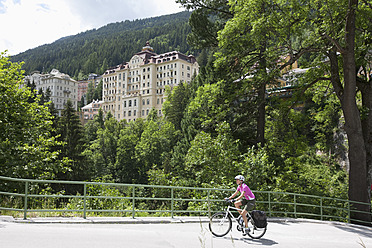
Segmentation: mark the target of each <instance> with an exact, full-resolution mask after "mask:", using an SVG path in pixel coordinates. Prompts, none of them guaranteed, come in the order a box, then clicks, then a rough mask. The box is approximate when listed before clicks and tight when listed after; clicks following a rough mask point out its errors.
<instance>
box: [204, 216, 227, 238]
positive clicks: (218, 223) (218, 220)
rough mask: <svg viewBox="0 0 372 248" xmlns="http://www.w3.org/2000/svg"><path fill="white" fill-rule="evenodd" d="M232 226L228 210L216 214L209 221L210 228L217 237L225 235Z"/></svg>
mask: <svg viewBox="0 0 372 248" xmlns="http://www.w3.org/2000/svg"><path fill="white" fill-rule="evenodd" d="M231 226H232V221H231V218H230V216H229V215H228V214H227V213H226V212H219V213H216V214H214V215H213V216H212V217H211V219H210V221H209V230H210V231H211V232H212V233H213V235H215V236H217V237H223V236H225V235H226V234H227V233H228V232H229V231H230V230H231Z"/></svg>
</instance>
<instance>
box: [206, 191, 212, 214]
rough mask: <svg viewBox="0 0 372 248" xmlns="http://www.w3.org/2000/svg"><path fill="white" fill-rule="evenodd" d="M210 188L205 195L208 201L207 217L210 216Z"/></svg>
mask: <svg viewBox="0 0 372 248" xmlns="http://www.w3.org/2000/svg"><path fill="white" fill-rule="evenodd" d="M210 192H211V191H210V190H209V189H208V195H207V202H208V217H209V218H211V202H210V200H209V197H210Z"/></svg>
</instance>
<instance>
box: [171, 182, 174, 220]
mask: <svg viewBox="0 0 372 248" xmlns="http://www.w3.org/2000/svg"><path fill="white" fill-rule="evenodd" d="M171 198H172V200H171V201H172V205H171V216H172V219H173V217H174V214H173V211H174V198H173V187H172V188H171Z"/></svg>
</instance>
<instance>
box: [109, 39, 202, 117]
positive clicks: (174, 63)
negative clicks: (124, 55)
mask: <svg viewBox="0 0 372 248" xmlns="http://www.w3.org/2000/svg"><path fill="white" fill-rule="evenodd" d="M198 73H199V65H198V63H197V62H196V59H195V57H194V56H192V55H190V56H187V55H184V54H182V53H180V52H177V51H173V52H168V53H163V54H156V53H154V50H153V48H152V47H151V46H150V45H149V43H148V42H147V43H146V46H145V47H143V49H142V51H141V52H139V53H137V54H135V55H134V56H133V57H132V58H131V60H130V61H129V62H126V63H123V64H120V65H117V66H116V67H113V68H110V69H108V70H106V72H105V73H104V74H103V75H102V79H103V94H102V95H103V105H102V106H103V110H104V112H105V113H107V112H111V113H112V114H113V116H114V117H115V118H116V119H117V120H123V119H125V120H127V121H132V120H135V119H137V118H146V117H147V115H148V114H149V112H150V111H151V109H152V108H155V109H156V111H157V114H158V116H162V112H161V108H162V105H163V103H164V101H165V87H166V86H167V85H168V86H170V87H171V88H172V87H174V86H176V85H178V84H180V83H182V82H191V79H192V77H193V76H194V75H197V74H198Z"/></svg>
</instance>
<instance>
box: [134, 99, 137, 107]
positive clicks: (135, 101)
mask: <svg viewBox="0 0 372 248" xmlns="http://www.w3.org/2000/svg"><path fill="white" fill-rule="evenodd" d="M135 106H137V100H136V99H134V107H135Z"/></svg>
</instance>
